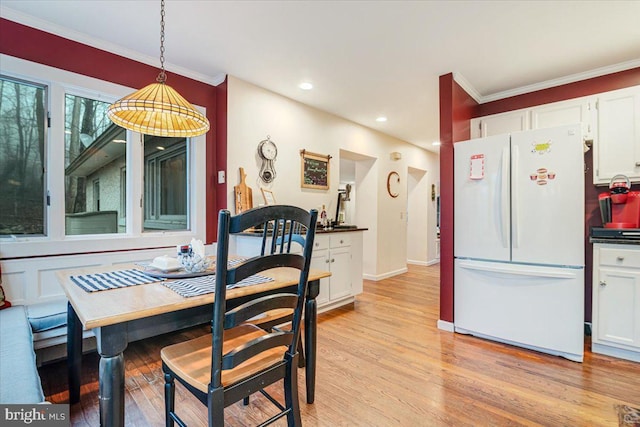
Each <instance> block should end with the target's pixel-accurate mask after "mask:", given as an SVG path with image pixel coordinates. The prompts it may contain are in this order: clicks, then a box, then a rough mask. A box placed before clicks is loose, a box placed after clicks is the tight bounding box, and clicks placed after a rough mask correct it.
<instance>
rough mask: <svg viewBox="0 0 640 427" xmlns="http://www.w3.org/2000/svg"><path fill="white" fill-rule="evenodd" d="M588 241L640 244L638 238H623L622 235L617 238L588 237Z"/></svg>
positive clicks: (612, 243)
mask: <svg viewBox="0 0 640 427" xmlns="http://www.w3.org/2000/svg"><path fill="white" fill-rule="evenodd" d="M589 243H604V244H610V245H640V239H625V238H623V237H621V238H618V239H615V238H614V239H609V238H600V237H589Z"/></svg>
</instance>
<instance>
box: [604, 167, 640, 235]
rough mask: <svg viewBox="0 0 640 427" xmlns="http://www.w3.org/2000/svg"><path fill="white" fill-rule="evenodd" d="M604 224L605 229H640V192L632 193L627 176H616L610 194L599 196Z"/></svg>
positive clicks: (610, 185)
mask: <svg viewBox="0 0 640 427" xmlns="http://www.w3.org/2000/svg"><path fill="white" fill-rule="evenodd" d="M598 202H599V204H600V214H601V215H602V224H603V225H604V227H605V228H640V191H631V182H630V181H629V178H628V177H626V176H625V175H616V176H614V177H613V178H612V179H611V183H610V184H609V193H608V194H607V193H603V194H600V196H598Z"/></svg>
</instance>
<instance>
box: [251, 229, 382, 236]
mask: <svg viewBox="0 0 640 427" xmlns="http://www.w3.org/2000/svg"><path fill="white" fill-rule="evenodd" d="M367 230H369V229H368V228H362V227H357V228H332V229H331V230H323V229H322V228H320V227H318V228H317V229H316V234H329V233H344V232H350V231H367ZM238 235H240V236H252V237H261V236H262V230H256V231H253V232H244V233H238Z"/></svg>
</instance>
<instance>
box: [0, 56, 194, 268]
mask: <svg viewBox="0 0 640 427" xmlns="http://www.w3.org/2000/svg"><path fill="white" fill-rule="evenodd" d="M0 65H1V66H2V73H1V75H0V194H1V195H2V203H0V246H2V254H0V255H1V256H4V257H6V256H8V255H7V254H10V256H11V257H33V256H41V255H57V254H70V253H91V252H104V251H118V250H127V249H146V248H158V247H172V246H175V245H178V244H183V243H185V242H189V241H190V240H191V239H192V238H196V239H201V240H205V238H206V237H205V233H206V229H205V228H206V218H205V217H206V207H205V196H206V195H205V193H206V191H205V188H206V185H205V174H206V144H205V136H204V135H203V136H199V137H195V138H189V139H185V138H158V137H151V136H145V135H140V134H138V133H135V132H131V131H126V130H124V129H122V128H120V127H118V126H116V125H114V124H113V123H112V122H111V121H110V120H109V119H108V117H107V116H106V109H107V108H108V106H109V105H110V104H111V103H112V102H113V101H115V100H116V99H118V98H120V97H122V96H124V95H127V94H129V93H131V92H132V88H127V87H123V86H120V85H116V84H113V83H109V82H105V81H101V80H97V79H94V78H90V77H87V76H82V75H79V74H75V73H71V72H67V71H64V70H59V69H56V68H52V67H47V66H44V65H40V64H36V63H33V62H29V61H25V60H22V59H19V58H15V57H11V56H7V55H3V54H0Z"/></svg>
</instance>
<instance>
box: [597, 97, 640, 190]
mask: <svg viewBox="0 0 640 427" xmlns="http://www.w3.org/2000/svg"><path fill="white" fill-rule="evenodd" d="M596 142H597V143H596V144H594V153H593V169H594V171H593V172H594V173H593V180H594V184H608V183H609V181H610V180H611V178H612V177H613V176H614V175H617V174H624V175H627V176H628V177H629V178H630V179H632V180H634V181H640V86H636V87H633V88H629V89H622V90H616V91H612V92H607V93H604V94H602V95H600V96H599V97H598V139H597V141H596Z"/></svg>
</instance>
